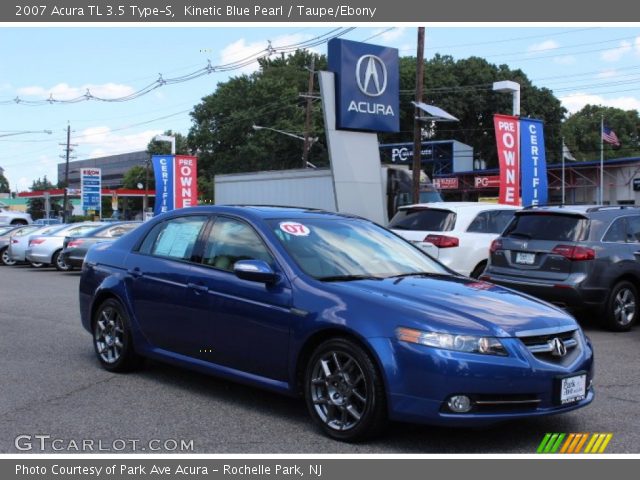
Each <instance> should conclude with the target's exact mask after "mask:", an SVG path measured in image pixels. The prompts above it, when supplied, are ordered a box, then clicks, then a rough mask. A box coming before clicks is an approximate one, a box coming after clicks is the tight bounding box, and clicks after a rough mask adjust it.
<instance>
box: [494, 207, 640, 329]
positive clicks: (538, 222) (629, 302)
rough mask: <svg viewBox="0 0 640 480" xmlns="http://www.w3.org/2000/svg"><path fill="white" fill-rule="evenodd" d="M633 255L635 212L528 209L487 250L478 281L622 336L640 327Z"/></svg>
mask: <svg viewBox="0 0 640 480" xmlns="http://www.w3.org/2000/svg"><path fill="white" fill-rule="evenodd" d="M638 255H640V209H638V208H635V207H631V208H628V207H626V206H585V205H581V206H572V205H568V206H563V207H539V208H527V209H525V210H523V211H521V212H518V213H516V216H515V218H514V219H513V221H512V222H511V223H510V224H509V226H508V227H507V228H506V230H505V231H504V233H503V234H502V236H501V237H500V238H498V239H496V240H495V241H494V242H493V244H492V245H491V261H490V263H489V266H488V267H487V270H486V272H485V274H484V275H483V276H482V278H483V279H485V280H490V281H491V282H493V283H498V284H500V285H505V286H508V287H511V288H515V289H517V290H521V291H523V292H526V293H529V294H531V295H535V296H536V297H539V298H542V299H544V300H547V301H549V302H551V303H553V304H555V305H558V306H560V307H562V308H566V309H568V310H570V311H573V312H574V313H576V314H577V315H582V314H583V313H589V314H593V315H596V316H597V318H598V319H599V320H600V322H601V323H602V325H603V326H605V327H607V328H609V329H611V330H615V331H625V330H629V329H630V328H631V327H632V326H633V325H634V324H635V323H636V322H637V320H638V308H639V304H638V302H639V301H640V297H638V285H639V282H640V263H638V258H637V256H638Z"/></svg>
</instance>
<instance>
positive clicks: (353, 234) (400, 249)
mask: <svg viewBox="0 0 640 480" xmlns="http://www.w3.org/2000/svg"><path fill="white" fill-rule="evenodd" d="M269 223H270V225H271V228H272V229H273V231H274V232H275V234H276V236H277V237H278V239H279V240H280V242H281V243H282V245H283V246H284V248H285V249H286V251H287V252H288V253H289V255H291V257H292V258H293V259H294V261H295V262H296V263H297V264H298V266H299V267H300V268H301V269H302V270H304V271H305V273H307V274H309V275H311V276H313V277H315V278H317V279H320V280H340V279H348V278H349V277H351V278H353V279H357V278H361V277H376V278H388V277H395V276H402V275H411V274H448V273H449V272H448V271H447V270H446V269H445V268H444V267H443V266H442V265H440V264H439V263H436V262H435V261H434V260H432V259H431V258H430V257H428V256H427V255H426V254H424V253H422V252H421V251H420V250H419V249H417V248H415V247H413V246H412V245H410V244H409V243H407V242H406V241H404V240H402V239H400V238H398V237H397V236H395V235H394V234H393V233H391V232H389V231H387V230H385V229H383V228H381V227H378V226H377V225H374V224H372V223H369V222H366V221H364V220H357V219H348V218H340V217H336V218H335V219H304V220H295V221H294V220H291V221H288V220H285V219H282V220H270V221H269Z"/></svg>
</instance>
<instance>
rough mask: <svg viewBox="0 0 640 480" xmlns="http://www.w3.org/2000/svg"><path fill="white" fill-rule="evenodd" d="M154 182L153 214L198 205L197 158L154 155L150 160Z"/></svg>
mask: <svg viewBox="0 0 640 480" xmlns="http://www.w3.org/2000/svg"><path fill="white" fill-rule="evenodd" d="M151 162H152V164H153V172H154V175H155V180H156V203H155V209H154V214H155V215H159V214H161V213H164V212H168V211H170V210H174V209H176V208H184V207H191V206H194V205H197V203H198V174H197V172H198V168H197V158H196V157H192V156H187V155H154V156H153V157H152V158H151Z"/></svg>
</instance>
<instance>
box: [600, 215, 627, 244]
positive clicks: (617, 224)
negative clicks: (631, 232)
mask: <svg viewBox="0 0 640 480" xmlns="http://www.w3.org/2000/svg"><path fill="white" fill-rule="evenodd" d="M602 241H603V242H620V243H624V242H626V241H627V221H626V220H625V219H624V218H616V219H615V220H614V221H613V223H612V224H611V226H610V227H609V230H607V233H606V234H605V236H604V238H603V239H602Z"/></svg>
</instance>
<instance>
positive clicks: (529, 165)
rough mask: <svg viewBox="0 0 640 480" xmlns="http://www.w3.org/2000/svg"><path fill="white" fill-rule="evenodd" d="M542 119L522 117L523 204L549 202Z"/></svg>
mask: <svg viewBox="0 0 640 480" xmlns="http://www.w3.org/2000/svg"><path fill="white" fill-rule="evenodd" d="M543 125H544V124H543V123H542V120H534V119H531V118H521V119H520V179H521V180H520V181H521V187H522V189H521V192H522V205H523V206H525V207H528V206H530V205H546V204H547V194H548V192H547V159H546V156H545V153H544V131H543Z"/></svg>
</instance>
